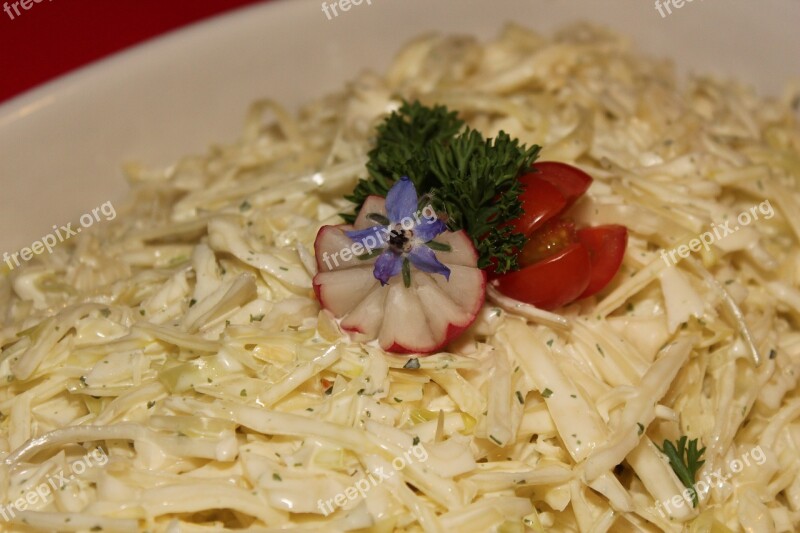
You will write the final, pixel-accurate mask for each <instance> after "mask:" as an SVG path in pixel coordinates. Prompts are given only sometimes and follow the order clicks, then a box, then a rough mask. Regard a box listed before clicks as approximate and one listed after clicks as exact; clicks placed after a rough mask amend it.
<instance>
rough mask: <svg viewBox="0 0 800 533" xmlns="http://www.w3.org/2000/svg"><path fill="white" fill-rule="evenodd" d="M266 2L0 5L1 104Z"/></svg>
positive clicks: (74, 0) (43, 0)
mask: <svg viewBox="0 0 800 533" xmlns="http://www.w3.org/2000/svg"><path fill="white" fill-rule="evenodd" d="M265 1H267V0H39V1H38V3H37V0H24V2H25V3H26V4H28V5H30V9H28V10H27V11H26V10H24V9H23V8H22V6H21V0H12V1H10V2H9V1H8V0H0V102H2V101H5V100H8V99H9V98H11V97H13V96H16V95H17V94H19V93H21V92H24V91H26V90H27V89H30V88H32V87H35V86H37V85H39V84H41V83H44V82H46V81H49V80H51V79H53V78H55V77H57V76H60V75H61V74H64V73H66V72H69V71H71V70H74V69H76V68H78V67H81V66H83V65H86V64H88V63H91V62H92V61H94V60H96V59H100V58H102V57H105V56H108V55H110V54H112V53H114V52H117V51H119V50H123V49H125V48H128V47H130V46H132V45H135V44H137V43H140V42H142V41H145V40H147V39H149V38H151V37H155V36H158V35H161V34H163V33H166V32H168V31H170V30H172V29H175V28H179V27H181V26H185V25H187V24H191V23H192V22H195V21H198V20H201V19H204V18H208V17H211V16H213V15H216V14H218V13H222V12H225V11H230V10H232V9H236V8H238V7H241V6H244V5H248V4H257V3H262V2H265ZM14 2H20V3H19V4H18V5H17V8H18V10H19V12H20V13H21V14H20V15H19V16H17V14H16V13H15V11H14V9H13V7H12V5H13V4H14ZM6 5H7V6H8V8H9V10H10V11H11V14H12V15H13V16H14V18H13V20H12V18H11V17H10V16H9V15H8V13H6V11H5V10H4V7H5V6H6Z"/></svg>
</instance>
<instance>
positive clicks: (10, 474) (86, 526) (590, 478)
mask: <svg viewBox="0 0 800 533" xmlns="http://www.w3.org/2000/svg"><path fill="white" fill-rule="evenodd" d="M797 95H798V89H797V88H795V90H794V92H788V93H787V95H786V97H785V98H783V99H782V100H767V99H763V98H760V97H758V96H756V95H755V94H754V93H753V92H751V91H750V90H748V89H746V88H743V87H741V86H739V85H737V84H734V83H731V82H727V81H726V82H723V81H718V80H714V79H710V78H695V79H692V80H690V81H689V82H688V83H687V84H686V85H685V86H680V85H679V84H678V83H677V82H676V80H675V76H674V75H673V72H672V69H671V67H670V66H669V64H667V63H665V62H661V61H654V60H652V59H649V58H642V57H640V56H638V55H636V54H635V53H633V52H632V51H631V50H630V46H629V44H627V43H626V41H625V40H623V39H622V38H620V37H618V36H616V35H613V34H610V33H608V32H605V31H603V30H599V29H596V28H593V27H589V26H584V25H581V26H574V27H570V28H567V29H564V30H563V31H561V32H559V33H557V34H556V35H555V36H554V37H552V38H545V37H542V36H540V35H537V34H535V33H533V32H530V31H528V30H526V29H523V28H520V27H517V26H510V27H508V28H507V29H506V30H505V31H504V32H503V33H502V34H501V35H500V36H499V38H497V39H496V40H493V41H491V42H489V43H486V44H482V43H479V42H477V41H476V40H474V39H471V38H462V37H459V38H453V37H438V36H432V37H426V38H422V39H419V40H417V41H415V42H413V43H411V44H410V45H409V46H408V47H407V48H405V49H404V50H403V51H402V52H401V53H400V54H399V56H398V58H397V59H396V61H395V62H394V64H393V65H392V66H391V68H390V69H389V72H388V74H387V75H386V76H385V77H381V76H378V75H375V74H364V75H362V76H360V77H359V78H357V79H356V80H354V81H353V82H352V83H351V84H349V85H348V86H347V88H346V89H345V90H343V91H341V92H338V93H336V94H332V95H330V96H327V97H325V98H322V99H320V100H318V101H315V102H312V103H310V104H308V105H307V106H306V107H304V108H302V110H301V111H300V112H299V113H298V114H297V115H294V114H292V113H289V112H288V111H286V110H284V108H283V107H281V106H280V105H279V104H277V103H275V102H272V101H262V102H259V103H256V104H255V105H254V106H253V107H252V109H251V111H250V113H249V115H248V117H247V121H246V124H245V128H244V132H243V135H242V137H241V138H240V139H239V140H237V141H236V142H233V143H230V144H225V145H218V146H214V147H212V148H211V149H210V150H209V151H208V153H207V154H205V155H202V156H191V157H187V158H185V159H182V160H181V161H179V162H178V163H176V164H175V165H173V166H170V167H168V168H166V169H163V170H153V169H144V168H142V167H141V166H139V165H135V164H131V165H128V166H127V167H126V169H127V172H128V174H129V177H130V181H131V184H132V189H133V190H132V193H131V200H130V202H129V205H128V207H127V208H126V209H125V210H124V212H123V210H122V209H119V212H120V216H119V217H117V219H116V220H115V221H114V222H113V223H109V224H107V225H105V226H104V227H103V228H99V227H98V228H97V231H93V232H92V233H91V234H84V235H82V236H81V238H80V239H76V240H74V241H69V242H68V243H64V244H63V245H61V246H60V247H59V248H58V249H57V250H56V251H55V252H54V253H53V254H52V255H49V256H39V258H38V263H33V264H31V265H29V266H25V267H23V268H19V269H17V270H15V271H14V272H13V273H6V274H5V275H4V276H3V277H2V278H0V348H1V349H2V351H1V352H0V416H1V417H2V421H1V422H0V454H1V455H2V459H3V461H2V464H0V503H2V504H3V505H4V506H6V507H4V508H3V509H7V506H8V505H9V504H10V503H13V502H14V501H16V500H17V499H18V498H20V497H21V496H22V497H24V496H25V491H26V490H28V491H30V490H32V489H31V487H36V486H37V485H39V484H40V483H43V482H44V481H45V479H46V476H47V475H49V474H48V473H49V472H52V471H53V470H54V469H58V468H61V469H65V468H67V467H68V465H69V464H70V461H74V460H76V459H77V458H79V457H81V456H82V455H84V454H85V453H86V450H88V449H93V448H96V447H98V446H100V447H101V449H103V450H104V451H105V452H106V453H107V455H108V457H109V461H108V462H107V463H106V464H104V465H95V466H94V467H93V468H91V469H88V470H87V471H86V472H84V473H82V474H81V475H78V476H76V479H74V480H73V481H71V482H70V483H69V484H68V485H67V486H66V487H65V490H61V491H57V492H56V493H55V494H53V495H51V496H50V497H49V498H47V499H46V500H45V501H43V502H39V504H37V505H32V506H31V507H30V508H28V509H25V510H18V512H16V513H15V514H14V516H12V517H10V518H9V520H8V521H6V520H5V519H3V522H2V523H0V524H1V525H0V529H2V530H8V531H32V530H35V531H86V530H91V531H100V530H102V531H150V532H156V531H219V530H222V529H224V528H239V529H242V530H248V531H279V530H285V529H297V530H306V531H351V530H359V531H370V532H374V533H383V532H390V531H405V532H419V531H425V532H450V531H459V532H472V531H474V532H480V533H483V532H488V531H495V532H498V533H510V532H522V531H535V532H543V531H562V532H578V531H580V532H611V531H613V532H621V533H626V532H631V533H632V532H642V531H645V532H657V531H669V532H672V531H674V532H677V531H681V530H683V529H684V528H685V529H686V530H688V531H692V532H695V533H701V532H702V533H710V532H725V531H748V532H765V533H766V532H784V531H785V532H789V531H796V530H798V529H800V481H799V479H800V476H798V473H799V472H800V395H799V394H798V372H800V332H798V331H797V329H796V324H797V321H798V320H800V248H799V247H798V246H797V239H798V238H800V188H799V187H798V183H797V181H798V180H800V128H798V124H797V117H796V116H795V115H794V114H793V111H792V109H791V104H792V102H796V101H797ZM401 98H402V99H407V100H413V99H419V100H420V101H422V102H423V103H426V104H434V103H437V104H444V105H447V106H449V107H450V108H451V109H455V110H458V111H459V113H460V116H461V117H463V118H464V119H465V120H466V121H467V122H468V123H469V124H470V126H472V127H475V128H477V129H478V130H480V131H482V132H483V133H484V134H485V135H487V136H492V135H495V134H496V133H497V132H498V131H499V130H501V129H503V130H505V131H507V132H509V133H510V134H511V135H512V136H515V137H519V138H520V139H521V140H522V141H523V142H525V143H528V144H532V143H537V144H541V145H543V146H544V150H543V153H542V159H545V160H547V159H551V160H552V159H555V160H562V161H565V162H568V163H570V164H574V165H577V166H580V167H581V168H583V169H585V170H586V171H588V172H589V173H591V174H592V175H593V176H594V177H595V182H594V184H593V186H592V188H591V190H590V191H589V193H588V195H587V196H586V197H585V198H583V199H582V200H581V201H580V202H579V203H578V204H577V205H576V206H575V207H574V208H573V210H572V213H571V216H573V218H574V219H575V220H576V221H578V222H579V223H581V224H609V223H616V224H625V225H626V226H627V227H628V228H629V231H630V242H629V246H628V250H627V253H626V257H625V261H624V264H623V267H622V270H621V272H620V273H619V274H618V276H617V277H616V279H615V281H614V282H613V283H612V285H611V287H609V289H607V290H606V291H604V293H603V294H602V295H601V296H600V297H595V298H592V299H590V300H588V301H583V302H579V303H577V304H574V305H572V306H570V307H568V308H566V309H564V310H562V311H560V312H559V313H558V314H554V313H549V312H543V311H540V310H537V309H535V308H532V307H530V306H525V305H520V304H519V303H518V302H515V301H513V300H510V299H508V298H507V297H505V296H503V295H501V294H499V293H498V292H497V291H494V290H492V289H490V291H489V294H488V300H487V302H488V303H487V304H486V306H485V307H484V309H483V310H482V311H481V313H480V314H479V316H478V319H477V321H476V323H475V324H474V325H473V326H472V327H471V328H470V329H469V330H468V331H467V332H466V333H465V334H464V335H463V336H462V337H460V338H459V339H458V340H457V341H456V342H455V343H453V344H452V345H451V346H450V347H449V350H450V351H449V352H442V353H437V354H434V355H432V356H430V357H424V358H418V359H411V360H409V359H408V358H406V357H400V356H397V355H392V354H387V353H384V352H383V351H381V350H380V349H378V348H376V347H374V346H370V345H362V344H360V343H357V342H354V341H353V340H351V339H350V338H349V337H348V336H347V335H346V334H344V333H343V332H342V331H341V330H340V328H339V325H338V324H337V322H336V320H335V319H334V318H333V317H332V316H331V315H330V313H328V312H327V311H324V310H321V309H320V307H319V305H318V303H317V301H316V300H315V298H314V294H313V291H312V290H311V279H312V277H313V276H314V274H315V264H314V260H313V256H312V253H313V252H312V251H313V242H314V238H315V235H316V233H317V231H318V229H319V228H320V227H321V226H322V225H324V224H335V223H339V222H340V219H339V217H338V213H341V212H343V211H345V210H348V209H351V208H352V206H350V205H349V204H348V203H347V202H346V201H344V200H343V195H344V194H347V193H349V192H350V191H352V189H353V187H354V184H355V182H356V180H357V179H358V178H359V177H364V176H365V174H366V172H365V167H364V163H365V162H366V159H367V152H368V151H369V149H370V147H371V143H372V140H373V138H374V128H375V126H376V125H377V124H379V123H380V121H381V120H382V119H383V118H384V117H385V116H386V114H387V113H389V112H390V111H392V110H394V109H397V107H398V106H399V104H400V100H401ZM764 201H770V202H771V205H774V206H775V210H776V212H775V216H774V217H772V218H770V219H761V220H758V221H754V222H753V223H752V224H750V225H749V226H748V227H747V228H746V230H745V229H743V230H742V231H741V232H739V233H737V234H736V235H734V236H733V237H731V238H730V239H728V240H725V241H721V242H720V244H719V246H717V245H714V246H712V247H711V248H710V250H701V251H699V252H697V253H696V254H694V256H693V257H691V258H688V259H686V260H683V261H680V262H678V264H677V265H676V266H668V265H666V264H665V262H664V261H663V260H662V257H661V254H660V252H661V251H662V250H669V249H673V248H674V247H676V246H678V245H679V244H683V243H685V242H687V239H691V238H693V237H695V236H698V235H699V234H700V233H702V232H704V231H707V230H708V229H709V227H710V225H711V224H712V222H719V221H720V220H721V219H722V218H721V217H724V216H731V215H733V216H735V215H736V214H737V213H740V212H743V211H747V210H748V209H750V208H751V207H752V206H754V205H758V204H760V203H761V202H764ZM495 306H497V307H495ZM756 363H759V364H756ZM682 435H686V436H688V437H689V438H690V439H694V438H697V439H700V442H701V443H702V445H703V446H705V447H706V453H705V456H704V459H705V460H706V462H705V464H704V465H703V467H702V469H701V471H700V472H699V474H698V479H700V478H701V477H703V476H710V475H711V474H712V473H714V472H718V471H722V472H728V471H729V469H728V465H730V464H731V461H733V460H737V459H740V458H741V457H743V456H744V454H746V453H748V452H749V451H750V450H752V449H754V448H755V447H760V448H759V449H760V450H763V454H764V461H762V462H760V463H759V464H751V465H749V466H748V467H746V468H744V470H743V471H742V472H740V473H735V474H732V476H731V477H730V479H728V481H727V484H726V485H724V486H721V487H714V488H712V489H711V491H710V492H709V494H708V496H706V497H704V498H703V499H702V500H701V502H700V505H699V506H698V507H697V508H694V507H692V506H691V505H689V504H687V503H686V502H683V505H681V506H676V505H672V507H671V508H670V512H668V513H664V512H663V511H660V510H659V509H661V510H663V509H664V507H663V504H664V503H665V502H669V501H670V500H672V499H673V497H675V496H678V495H680V494H681V493H682V491H683V490H684V487H683V485H682V484H681V481H680V480H679V478H678V477H677V476H676V474H675V472H674V471H673V469H672V468H671V466H670V465H669V463H668V461H667V459H666V457H665V455H664V454H663V453H662V452H661V451H660V450H659V448H660V447H662V445H663V442H664V440H665V439H669V440H671V441H675V440H677V439H678V438H679V437H680V436H682ZM422 450H424V451H425V455H424V459H422V457H423V456H422V455H412V454H411V452H413V451H422ZM403 457H405V459H404V460H403V461H402V468H398V458H403ZM379 470H381V471H383V472H385V473H392V475H391V476H390V477H388V478H387V479H381V480H380V482H378V483H371V482H370V481H369V479H370V476H371V475H372V476H373V477H374V475H375V474H374V473H375V472H377V471H379ZM364 484H366V485H367V486H368V487H369V489H368V490H364V491H363V494H359V495H358V496H357V497H354V498H351V497H350V496H349V495H347V494H349V493H348V492H347V491H348V490H355V489H354V488H353V487H356V488H357V487H364ZM341 495H347V496H346V497H344V496H341ZM337 497H338V498H339V499H338V501H337ZM342 498H343V499H342ZM329 501H330V502H334V503H331V504H330V507H329V508H326V507H325V506H326V503H325V502H329ZM659 504H661V505H662V507H659ZM328 511H330V512H328Z"/></svg>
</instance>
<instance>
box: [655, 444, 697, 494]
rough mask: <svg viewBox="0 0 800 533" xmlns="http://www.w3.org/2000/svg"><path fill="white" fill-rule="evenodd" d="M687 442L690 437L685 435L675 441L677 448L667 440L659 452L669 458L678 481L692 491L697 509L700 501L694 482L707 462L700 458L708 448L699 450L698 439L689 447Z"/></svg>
mask: <svg viewBox="0 0 800 533" xmlns="http://www.w3.org/2000/svg"><path fill="white" fill-rule="evenodd" d="M687 440H688V437H687V436H686V435H683V436H682V437H681V438H680V439H678V440H677V441H675V443H676V444H677V446H676V445H675V444H672V442H670V441H669V440H666V439H665V440H664V446H663V448H659V450H661V453H663V454H664V455H666V456H667V458H668V459H669V464H670V466H672V470H674V471H675V474H676V475H677V476H678V479H680V480H681V483H683V486H684V487H686V488H687V489H691V493H692V505H693V507H697V504H698V503H699V500H698V498H697V491H696V490H695V488H694V480H695V477H696V476H697V472H698V471H699V470H700V467H701V466H703V464H705V461H701V460H700V457H702V456H703V454H704V453H705V451H706V448H705V446H704V447H703V448H701V449H700V450H698V449H697V439H692V440H689V441H688V442H689V446H686V442H687Z"/></svg>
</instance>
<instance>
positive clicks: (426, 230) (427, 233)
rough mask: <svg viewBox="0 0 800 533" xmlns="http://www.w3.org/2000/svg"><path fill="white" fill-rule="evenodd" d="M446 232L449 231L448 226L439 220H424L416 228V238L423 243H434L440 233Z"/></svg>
mask: <svg viewBox="0 0 800 533" xmlns="http://www.w3.org/2000/svg"><path fill="white" fill-rule="evenodd" d="M445 230H447V226H445V224H444V222H442V221H441V220H439V219H438V218H437V219H436V220H423V221H422V222H420V223H419V224H417V225H416V226H414V237H416V238H418V239H419V240H421V241H422V242H428V241H432V240H433V239H434V238H436V236H437V235H439V234H440V233H444V231H445Z"/></svg>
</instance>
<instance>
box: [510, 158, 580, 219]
mask: <svg viewBox="0 0 800 533" xmlns="http://www.w3.org/2000/svg"><path fill="white" fill-rule="evenodd" d="M533 168H535V169H536V170H538V171H539V172H536V173H533V174H528V175H533V176H536V177H538V178H539V179H540V180H544V181H546V182H548V183H550V184H551V185H553V186H554V187H555V188H557V189H558V191H559V192H560V193H561V195H562V196H564V198H565V199H566V201H567V203H566V205H565V206H564V207H563V208H562V210H564V211H566V210H567V209H569V208H570V206H572V204H574V203H575V201H576V200H577V199H578V198H580V197H581V196H583V193H585V192H586V191H587V189H589V186H590V185H591V184H592V177H591V176H590V175H589V174H587V173H586V172H584V171H583V170H581V169H579V168H575V167H573V166H572V165H568V164H566V163H559V162H558V161H541V162H539V163H535V164H534V165H533ZM523 177H524V176H523Z"/></svg>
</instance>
